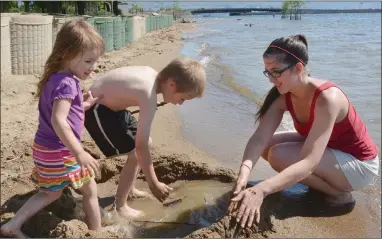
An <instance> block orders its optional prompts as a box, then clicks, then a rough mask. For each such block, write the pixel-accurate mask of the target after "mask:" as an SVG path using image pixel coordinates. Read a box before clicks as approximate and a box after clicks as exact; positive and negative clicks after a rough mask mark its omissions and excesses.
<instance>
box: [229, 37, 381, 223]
mask: <svg viewBox="0 0 382 239" xmlns="http://www.w3.org/2000/svg"><path fill="white" fill-rule="evenodd" d="M263 60H264V64H265V70H264V72H263V73H264V75H265V76H266V77H268V78H269V80H270V81H271V83H273V84H274V87H273V88H272V89H271V90H270V91H269V93H268V95H267V96H266V98H265V100H264V103H263V105H262V106H261V108H260V110H259V111H258V112H257V120H260V124H259V126H258V128H257V129H256V131H255V133H254V134H253V135H252V137H251V138H250V139H249V141H248V143H247V146H246V149H245V152H244V156H243V161H242V164H241V167H240V172H239V177H238V179H237V182H236V186H235V188H234V190H233V194H234V196H235V197H234V198H233V199H232V201H234V202H238V201H241V200H242V201H241V205H240V208H239V210H238V212H237V221H238V222H240V224H241V226H242V227H245V226H246V225H248V226H251V225H252V223H253V220H254V218H255V216H256V221H257V222H259V220H260V214H259V212H260V206H261V204H262V202H263V199H264V198H265V197H266V196H267V195H269V194H272V193H275V192H277V191H281V190H283V189H285V188H287V187H289V186H291V185H293V184H295V183H298V182H301V183H303V184H305V185H307V186H309V187H311V188H313V189H316V190H319V191H321V192H324V193H325V194H327V195H328V197H327V202H328V203H329V204H330V205H333V206H339V205H344V204H347V203H352V202H354V198H353V197H352V194H351V191H354V190H359V189H361V188H363V187H364V186H366V185H368V184H370V183H371V182H372V179H373V177H374V176H376V175H378V170H379V159H378V149H377V146H376V144H375V143H374V142H373V140H372V139H371V137H370V135H369V133H368V132H367V129H366V126H365V125H364V123H363V122H362V120H361V119H360V117H359V115H358V114H357V112H356V111H355V109H354V107H353V105H352V104H351V103H350V102H349V100H348V98H347V97H346V95H345V94H344V92H343V91H342V90H341V89H340V88H339V87H338V86H336V85H335V84H333V83H332V82H330V81H325V80H320V79H315V78H312V77H310V75H309V74H308V72H307V69H306V65H307V64H308V60H309V57H308V44H307V41H306V38H305V37H304V36H303V35H296V36H289V37H282V38H278V39H276V40H274V41H273V42H272V43H271V44H270V45H269V47H268V48H267V50H266V51H265V53H264V54H263ZM285 111H289V112H290V114H291V116H292V118H293V122H294V126H295V129H296V131H297V132H278V133H275V131H276V129H277V128H278V126H279V125H280V122H281V120H282V118H283V114H284V112H285ZM274 133H275V134H274ZM260 156H262V157H263V158H264V159H265V160H267V161H268V162H269V164H270V165H271V166H272V168H273V169H274V170H276V171H278V172H279V173H278V174H277V175H276V176H274V177H271V178H269V179H267V180H265V181H262V182H261V183H259V184H257V185H255V186H253V187H251V188H248V189H245V187H246V185H247V181H248V176H249V174H250V172H251V170H252V168H253V166H254V165H255V164H256V162H257V160H258V159H259V157H260ZM244 189H245V190H244Z"/></svg>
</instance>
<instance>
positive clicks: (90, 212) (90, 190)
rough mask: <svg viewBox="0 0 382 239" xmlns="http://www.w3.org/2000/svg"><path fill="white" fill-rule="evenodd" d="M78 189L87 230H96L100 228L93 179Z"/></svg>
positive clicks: (99, 214) (99, 215)
mask: <svg viewBox="0 0 382 239" xmlns="http://www.w3.org/2000/svg"><path fill="white" fill-rule="evenodd" d="M79 191H80V192H81V194H82V203H83V207H84V212H85V217H86V219H85V220H86V223H87V225H88V228H89V230H98V229H100V228H101V212H100V209H99V203H98V197H97V184H96V182H95V181H94V179H92V180H90V181H89V182H87V183H85V184H84V185H83V186H82V187H81V188H80V189H79Z"/></svg>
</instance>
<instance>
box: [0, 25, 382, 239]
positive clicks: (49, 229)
mask: <svg viewBox="0 0 382 239" xmlns="http://www.w3.org/2000/svg"><path fill="white" fill-rule="evenodd" d="M193 29H194V27H193V26H192V25H191V24H176V25H175V26H172V27H170V28H169V29H163V30H160V31H156V32H152V33H149V34H147V35H146V36H145V37H144V38H142V39H141V40H140V41H139V42H137V43H134V44H132V45H130V46H128V47H125V48H123V49H122V50H120V51H116V52H112V53H109V54H108V55H106V56H105V57H103V58H102V59H101V61H100V64H99V69H98V70H97V72H96V73H94V75H92V78H93V79H94V78H95V77H96V76H97V75H98V74H102V72H104V71H105V70H108V69H113V68H115V67H119V66H123V65H141V64H144V65H149V66H152V67H153V68H155V69H157V70H160V69H161V68H162V67H164V66H165V65H166V64H167V63H168V62H169V61H170V60H171V59H173V58H174V57H176V56H178V55H179V49H180V47H181V44H182V33H183V32H184V31H190V30H193ZM36 83H37V78H36V77H35V76H12V77H9V78H6V79H2V87H1V97H2V102H1V104H2V105H1V106H2V107H1V115H2V122H1V130H2V131H1V205H2V207H1V212H0V218H1V224H3V223H4V222H6V221H8V220H9V219H10V218H12V217H13V216H14V213H15V212H16V211H17V210H18V209H19V208H20V207H21V206H22V205H23V203H24V202H25V200H27V199H28V198H29V197H30V196H31V195H32V194H33V193H34V192H35V186H34V185H33V184H32V182H31V181H30V180H29V174H30V172H31V169H32V167H33V161H32V159H31V148H30V145H31V143H32V142H33V137H34V133H35V130H36V128H37V119H38V112H37V101H36V100H35V99H34V98H33V95H34V94H35V91H36V88H35V84H36ZM90 84H91V80H87V81H86V82H84V84H83V86H84V88H86V87H88V86H89V85H90ZM137 117H138V116H137ZM181 130H182V121H181V118H180V116H179V113H178V111H177V107H176V106H172V105H165V106H163V107H160V108H159V109H158V111H157V114H156V116H155V119H154V123H153V127H152V135H151V136H152V138H153V144H154V150H153V152H152V155H153V161H154V166H155V168H156V172H157V175H158V178H159V180H161V181H162V182H165V183H169V184H176V183H178V182H180V181H192V180H215V181H217V182H219V183H226V184H227V186H228V185H232V183H233V182H234V180H235V178H236V172H235V170H233V169H228V168H222V167H219V161H218V160H216V159H214V158H212V157H210V156H209V155H207V154H206V153H205V152H202V151H201V150H199V149H198V148H196V147H195V146H194V145H192V144H191V143H189V142H187V141H186V140H184V138H183V136H182V135H181ZM83 144H84V145H85V147H86V149H87V150H89V151H90V152H91V153H92V154H93V155H94V157H96V158H99V159H100V160H101V162H102V163H101V170H100V173H99V175H98V176H97V183H98V187H99V191H100V192H99V197H100V204H101V206H102V207H105V208H107V207H108V206H110V204H111V203H112V202H113V193H114V192H115V190H114V189H115V188H116V185H117V184H118V181H119V172H120V170H121V169H122V167H123V165H124V163H125V161H126V158H125V157H116V158H113V159H108V160H105V159H104V156H103V155H102V153H101V152H100V151H99V149H98V148H97V147H96V146H95V144H94V142H93V141H92V140H91V138H90V137H89V135H88V134H87V133H86V132H85V134H84V138H83ZM137 185H138V188H145V185H146V183H145V181H144V178H143V175H140V177H139V180H138V183H137ZM146 187H147V185H146ZM190 196H191V197H192V195H190ZM134 200H140V199H134ZM228 202H229V194H228V193H224V194H222V195H220V196H219V198H218V200H217V202H216V204H212V205H209V206H206V207H202V208H196V209H195V210H198V215H202V216H205V215H211V214H213V215H214V216H213V217H212V218H210V220H209V221H207V223H204V224H203V223H202V221H200V220H196V221H195V220H194V221H192V217H191V216H190V218H189V221H188V222H187V223H182V224H175V225H156V226H155V225H153V224H155V223H151V224H150V223H144V222H141V223H133V222H126V223H125V224H123V225H122V226H121V224H111V225H107V226H106V225H105V228H104V229H103V231H102V232H92V231H88V230H87V228H86V225H85V224H84V223H83V222H82V221H81V210H80V206H79V205H80V200H79V199H78V197H77V196H76V195H74V194H73V192H71V191H70V190H66V191H65V194H64V195H63V196H62V197H61V198H60V199H59V200H58V201H56V202H54V203H53V204H51V205H50V206H48V207H47V208H46V209H44V210H43V211H41V212H39V213H38V214H37V215H35V216H34V217H32V218H31V219H30V220H28V222H27V223H26V224H25V225H24V227H23V230H24V232H25V233H26V234H27V235H29V236H31V237H162V236H163V237H184V236H187V235H189V237H228V236H232V235H233V234H232V233H235V236H238V237H248V236H249V237H267V236H269V237H367V235H369V231H368V230H369V229H370V228H376V227H377V226H376V225H375V224H373V223H374V222H371V221H370V220H367V219H366V220H361V219H360V217H359V215H361V214H360V210H362V207H358V206H357V205H356V206H355V207H354V208H353V207H350V208H346V209H341V210H340V211H339V210H333V209H330V208H327V207H326V206H325V205H323V204H322V202H323V198H322V195H320V194H319V193H316V192H311V191H308V190H307V188H306V187H303V186H302V185H295V186H294V187H293V188H291V189H289V190H284V191H283V192H281V193H276V194H274V195H271V196H269V197H268V198H267V199H266V200H265V202H264V206H263V208H262V222H261V224H260V225H259V226H254V227H253V228H251V229H249V230H244V231H240V232H236V230H237V227H236V224H235V223H234V221H233V220H232V218H231V216H228V215H225V214H226V213H225V212H226V208H227V206H228ZM153 203H154V202H153ZM180 205H182V204H180ZM351 210H352V211H351ZM349 211H351V212H350V213H349ZM209 223H213V224H212V225H211V226H210V227H207V226H209ZM195 224H196V225H195ZM198 224H201V225H198ZM127 225H128V226H127ZM201 227H206V228H201ZM378 227H379V226H378ZM378 227H377V228H378ZM142 229H146V230H143V233H141V232H142ZM377 233H378V232H377ZM374 235H376V234H374ZM379 237H380V230H379Z"/></svg>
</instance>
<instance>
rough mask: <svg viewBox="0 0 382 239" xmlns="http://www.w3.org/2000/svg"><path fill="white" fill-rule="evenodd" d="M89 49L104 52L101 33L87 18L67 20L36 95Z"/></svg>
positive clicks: (59, 34) (57, 38) (58, 34)
mask: <svg viewBox="0 0 382 239" xmlns="http://www.w3.org/2000/svg"><path fill="white" fill-rule="evenodd" d="M88 49H94V50H97V51H98V52H99V54H100V55H102V54H103V53H104V50H105V43H104V40H103V38H102V37H101V35H100V34H98V32H97V31H96V30H95V29H94V27H93V26H92V25H90V24H89V23H88V22H87V21H86V20H83V19H73V20H71V21H68V22H66V23H65V24H64V25H63V26H62V27H61V29H60V31H59V32H58V33H57V37H56V42H55V43H54V46H53V50H52V53H51V54H50V56H49V57H48V60H47V61H46V63H45V67H44V72H43V74H42V77H41V79H40V82H39V83H38V85H37V94H36V97H39V96H40V95H41V91H42V88H43V87H44V85H45V83H46V82H47V81H48V80H49V77H50V76H51V75H52V74H54V73H56V72H58V71H60V70H61V69H62V68H63V67H64V63H66V62H69V61H71V60H73V59H74V58H76V57H77V56H78V55H79V54H83V53H84V52H85V51H86V50H88Z"/></svg>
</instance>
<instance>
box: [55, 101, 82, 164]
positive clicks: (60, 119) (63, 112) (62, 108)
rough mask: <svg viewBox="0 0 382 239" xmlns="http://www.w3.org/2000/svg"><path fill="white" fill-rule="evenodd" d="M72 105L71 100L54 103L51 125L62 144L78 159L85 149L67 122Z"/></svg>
mask: <svg viewBox="0 0 382 239" xmlns="http://www.w3.org/2000/svg"><path fill="white" fill-rule="evenodd" d="M71 105H72V100H71V99H57V100H55V101H54V102H53V109H52V117H51V123H52V126H53V129H54V131H55V132H56V134H57V136H58V137H59V138H60V140H61V141H62V143H63V144H64V145H65V146H66V147H67V148H68V149H69V150H70V152H72V154H73V156H75V157H76V156H77V155H79V154H80V153H82V152H83V151H84V149H83V147H82V145H81V143H80V142H79V141H78V139H77V138H76V136H75V135H74V133H73V131H72V128H71V127H70V125H69V124H68V122H67V118H68V115H69V110H70V107H71Z"/></svg>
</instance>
